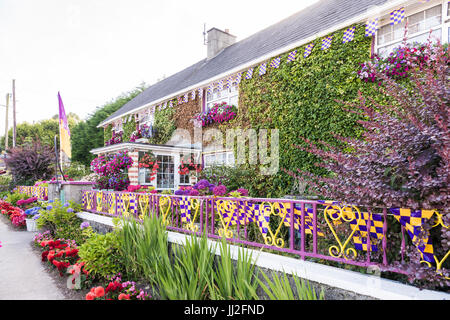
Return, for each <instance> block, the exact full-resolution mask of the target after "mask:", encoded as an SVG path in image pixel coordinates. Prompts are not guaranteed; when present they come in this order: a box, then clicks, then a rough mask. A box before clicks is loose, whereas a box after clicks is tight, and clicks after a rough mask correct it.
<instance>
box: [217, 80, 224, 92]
mask: <svg viewBox="0 0 450 320" xmlns="http://www.w3.org/2000/svg"><path fill="white" fill-rule="evenodd" d="M217 88H218V89H219V91H222V90H223V80H220V81H219V82H218V83H217Z"/></svg>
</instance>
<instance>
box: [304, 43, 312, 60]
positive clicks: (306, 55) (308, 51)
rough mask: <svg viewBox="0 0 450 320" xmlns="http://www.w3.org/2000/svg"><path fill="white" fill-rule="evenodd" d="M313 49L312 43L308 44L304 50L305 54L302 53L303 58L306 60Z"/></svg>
mask: <svg viewBox="0 0 450 320" xmlns="http://www.w3.org/2000/svg"><path fill="white" fill-rule="evenodd" d="M313 48H314V43H310V44H308V45H307V46H306V48H305V53H303V57H304V58H308V57H309V55H310V54H311V52H312V49H313Z"/></svg>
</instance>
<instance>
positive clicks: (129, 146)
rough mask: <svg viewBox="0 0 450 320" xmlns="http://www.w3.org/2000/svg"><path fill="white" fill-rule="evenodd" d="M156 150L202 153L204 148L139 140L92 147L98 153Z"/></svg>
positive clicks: (94, 152) (92, 151)
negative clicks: (141, 141) (140, 141)
mask: <svg viewBox="0 0 450 320" xmlns="http://www.w3.org/2000/svg"><path fill="white" fill-rule="evenodd" d="M136 149H137V150H139V151H155V152H178V153H188V152H189V153H200V152H202V149H198V148H194V147H183V146H170V145H159V144H149V143H139V142H124V143H117V144H113V145H110V146H104V147H101V148H96V149H92V150H91V153H93V154H95V155H98V154H102V153H111V152H118V151H124V150H126V151H130V150H136Z"/></svg>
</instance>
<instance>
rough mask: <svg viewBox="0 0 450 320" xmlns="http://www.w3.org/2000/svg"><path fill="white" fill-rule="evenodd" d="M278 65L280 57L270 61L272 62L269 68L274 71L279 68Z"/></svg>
mask: <svg viewBox="0 0 450 320" xmlns="http://www.w3.org/2000/svg"><path fill="white" fill-rule="evenodd" d="M280 63H281V57H278V58H276V59H273V60H272V62H271V63H270V67H272V68H274V69H278V68H279V67H280Z"/></svg>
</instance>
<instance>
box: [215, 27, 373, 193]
mask: <svg viewBox="0 0 450 320" xmlns="http://www.w3.org/2000/svg"><path fill="white" fill-rule="evenodd" d="M344 31H345V30H341V31H338V32H334V33H333V34H332V35H333V43H332V46H331V47H330V48H329V49H328V50H325V51H322V50H321V39H316V41H315V46H314V48H313V50H312V53H311V55H310V56H309V57H307V58H304V57H303V52H304V50H305V47H306V45H305V46H302V47H300V48H297V58H296V60H295V61H293V62H290V63H286V61H287V55H288V53H286V54H285V55H283V56H282V59H281V61H282V63H281V64H280V67H279V68H278V69H273V68H270V67H268V71H267V73H266V74H265V75H263V76H259V75H258V68H256V69H255V72H254V74H253V78H252V79H249V80H245V79H244V77H243V80H242V82H241V83H240V88H239V111H238V115H237V118H236V119H235V120H233V121H231V122H229V123H227V124H223V125H221V126H220V128H221V129H222V130H225V129H227V128H253V129H256V130H257V131H258V130H259V129H279V133H280V134H279V137H280V169H281V168H285V169H288V170H295V169H296V168H299V169H302V170H307V171H310V172H314V173H317V174H324V172H323V171H322V169H320V168H318V167H316V166H315V165H314V164H315V163H317V162H318V160H319V159H317V158H316V157H314V156H313V155H311V154H309V153H307V152H304V151H301V150H299V149H296V148H294V147H293V145H302V144H303V142H302V140H301V139H300V137H305V138H307V139H310V140H311V141H314V142H317V141H319V140H321V141H326V142H329V143H331V144H332V145H336V144H337V141H336V139H335V138H334V137H333V136H332V133H333V132H334V133H336V134H338V135H342V136H352V137H353V136H358V135H359V134H360V133H361V127H359V126H358V125H357V124H356V120H357V116H356V115H355V114H353V113H349V112H347V111H345V110H344V109H343V106H342V104H340V103H337V102H336V101H335V100H342V101H356V100H357V98H358V90H361V91H362V92H363V93H366V94H367V93H369V94H374V92H375V87H374V85H372V84H371V85H368V84H363V82H362V81H361V80H360V79H359V78H358V75H357V73H356V72H357V71H358V68H359V67H360V63H362V62H364V61H367V60H368V59H369V58H370V49H371V41H372V39H371V38H369V37H365V36H364V27H363V26H360V25H359V26H356V31H355V39H354V40H353V41H352V42H349V43H345V44H344V43H342V37H343V34H344ZM274 58H276V57H274ZM270 61H271V60H269V61H267V62H268V63H269V64H270ZM244 75H245V73H244ZM247 169H253V170H255V176H256V175H257V174H258V172H259V169H258V168H257V167H255V166H254V167H251V168H250V167H248V166H247ZM253 181H257V182H253ZM293 182H294V181H293V178H291V177H289V176H288V175H287V174H285V173H282V172H279V173H278V174H277V175H275V176H271V177H267V178H266V179H252V180H250V181H247V182H246V183H247V184H252V183H259V184H263V185H259V186H249V185H246V186H242V187H248V188H249V189H253V190H260V191H261V192H260V194H258V195H255V196H272V197H277V196H284V195H286V194H289V193H290V191H291V188H292V186H293Z"/></svg>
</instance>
